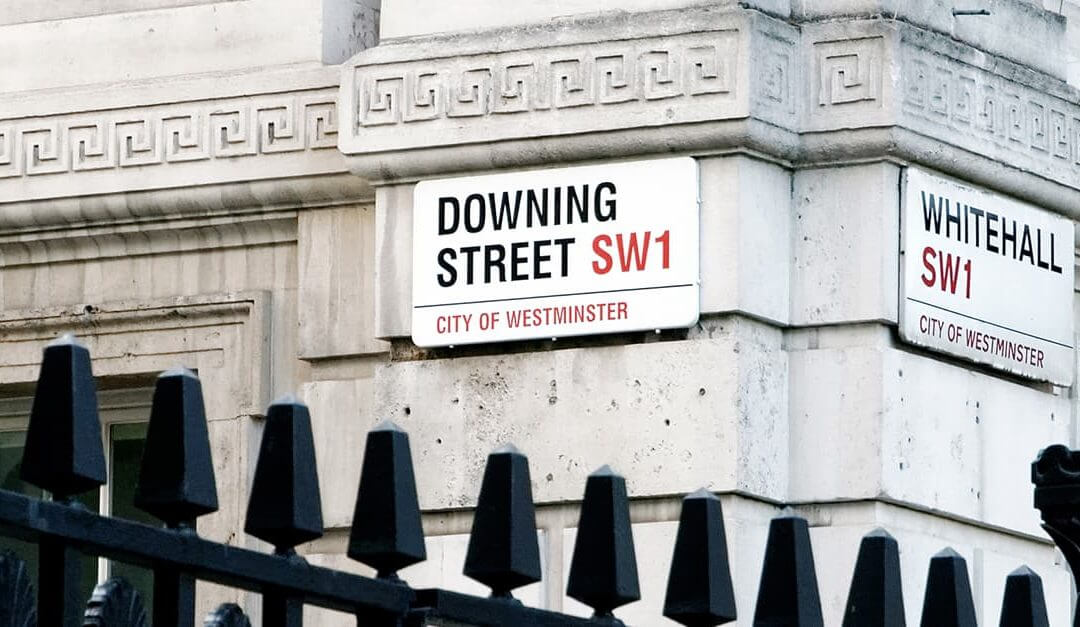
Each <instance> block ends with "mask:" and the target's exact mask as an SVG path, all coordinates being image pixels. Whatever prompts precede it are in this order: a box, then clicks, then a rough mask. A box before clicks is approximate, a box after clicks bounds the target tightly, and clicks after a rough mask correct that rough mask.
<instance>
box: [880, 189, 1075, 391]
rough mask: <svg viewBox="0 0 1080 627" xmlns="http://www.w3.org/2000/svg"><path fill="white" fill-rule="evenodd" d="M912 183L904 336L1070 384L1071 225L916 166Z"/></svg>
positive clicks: (906, 213)
mask: <svg viewBox="0 0 1080 627" xmlns="http://www.w3.org/2000/svg"><path fill="white" fill-rule="evenodd" d="M905 177H906V181H905V185H904V200H903V209H902V212H901V222H902V230H903V241H902V245H901V251H902V253H903V257H902V261H901V268H902V270H901V286H902V293H901V294H900V299H901V303H900V335H901V337H902V338H903V339H904V340H907V341H908V342H911V343H913V344H918V345H920V346H926V347H929V348H933V349H935V350H939V351H942V352H945V353H949V354H951V355H956V356H958V357H963V358H965V359H969V360H972V361H976V362H979V363H984V364H989V365H991V366H993V367H995V368H999V369H1002V370H1007V371H1009V372H1013V373H1016V374H1019V375H1023V376H1026V377H1030V378H1032V379H1039V380H1044V381H1050V382H1052V383H1056V384H1059V385H1070V384H1071V383H1072V379H1073V366H1074V354H1073V343H1074V340H1073V254H1074V252H1073V248H1074V247H1073V224H1072V222H1071V221H1069V220H1067V219H1064V218H1061V217H1059V216H1056V215H1053V214H1051V213H1049V212H1047V211H1044V210H1042V209H1039V208H1037V207H1034V206H1032V205H1029V204H1027V203H1023V202H1020V201H1017V200H1014V199H1012V198H1008V197H1005V196H1001V195H999V194H994V193H990V192H988V191H985V190H981V189H976V188H973V187H970V186H967V185H963V184H961V183H958V182H956V181H953V180H950V179H945V178H942V177H940V176H936V175H932V174H930V173H928V172H925V171H922V170H918V169H915V168H908V169H907V172H906V174H905Z"/></svg>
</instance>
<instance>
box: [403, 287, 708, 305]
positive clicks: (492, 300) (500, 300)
mask: <svg viewBox="0 0 1080 627" xmlns="http://www.w3.org/2000/svg"><path fill="white" fill-rule="evenodd" d="M675 287H694V284H693V283H678V284H675V285H654V286H652V287H628V288H624V289H621V290H596V291H592V292H570V293H568V294H544V295H543V296H518V297H515V298H490V299H488V300H465V301H461V302H458V303H435V304H433V305H414V306H413V309H428V308H430V307H450V306H452V305H482V304H484V303H505V302H507V301H511V300H536V299H537V298H565V297H567V296H589V295H591V294H614V293H616V292H643V291H646V290H667V289H672V288H675Z"/></svg>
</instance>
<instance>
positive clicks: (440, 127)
mask: <svg viewBox="0 0 1080 627" xmlns="http://www.w3.org/2000/svg"><path fill="white" fill-rule="evenodd" d="M605 19H606V20H607V21H605ZM545 28H547V27H545ZM504 35H505V34H504ZM504 35H499V33H497V32H493V33H476V34H470V35H461V36H455V37H445V38H441V39H440V38H439V37H433V38H431V39H428V40H415V41H412V40H402V41H399V42H393V43H388V44H386V45H384V46H380V47H379V48H376V49H372V50H368V51H365V52H363V53H361V54H360V55H358V56H357V57H355V58H354V59H353V60H351V61H350V62H349V63H347V64H346V65H345V67H344V69H343V74H342V93H341V110H342V113H341V116H342V127H341V135H340V137H339V148H340V149H341V151H342V152H344V153H345V154H346V155H347V156H348V157H349V158H350V168H351V169H352V171H354V172H356V173H358V174H360V175H362V176H367V177H370V178H372V179H373V180H376V181H402V180H410V179H413V178H417V177H424V176H429V175H434V174H438V173H447V172H459V171H468V170H483V169H490V168H493V167H494V168H502V167H514V166H520V165H529V164H539V163H546V162H550V161H552V160H558V161H572V160H589V159H604V158H612V157H630V156H634V155H645V154H650V153H651V154H655V153H663V152H670V151H679V152H684V153H687V154H709V153H712V152H717V151H728V150H747V151H751V152H754V153H756V154H764V155H769V156H770V157H772V158H774V159H777V160H779V161H781V162H787V163H791V164H792V165H795V166H801V165H814V164H821V163H835V162H837V161H838V160H839V161H843V160H845V159H859V160H863V159H868V158H894V159H896V158H898V159H901V160H905V161H912V162H920V163H924V164H926V165H928V166H930V167H935V168H938V169H943V170H945V171H951V172H953V173H955V174H957V175H961V176H969V177H971V178H972V180H979V181H981V182H983V183H986V182H987V181H993V182H995V184H997V185H998V186H999V187H1001V188H1002V189H1003V190H1004V191H1011V192H1012V193H1017V194H1021V195H1025V196H1030V197H1032V198H1033V199H1035V200H1038V201H1039V202H1040V203H1043V204H1046V205H1048V206H1055V207H1065V206H1067V205H1072V204H1075V200H1076V198H1078V197H1080V94H1078V93H1077V92H1076V91H1075V90H1073V89H1072V88H1070V87H1068V86H1067V85H1066V84H1065V83H1063V82H1062V81H1060V80H1059V79H1058V78H1055V77H1053V76H1050V75H1046V74H1040V73H1038V72H1037V71H1034V70H1032V69H1031V68H1026V67H1022V66H1019V65H1016V64H1014V63H1013V62H1011V61H1008V60H1007V59H1005V58H1000V57H993V56H991V55H987V54H985V53H981V52H979V51H978V50H975V49H974V48H971V47H969V46H966V44H961V43H958V42H956V41H954V40H951V39H949V38H947V37H945V36H943V35H941V34H938V33H935V32H931V31H928V30H925V29H923V28H920V27H919V26H916V25H912V24H908V23H903V22H896V21H891V20H885V19H850V20H835V21H824V22H812V23H806V24H802V25H801V26H800V27H799V28H796V27H794V26H792V25H791V24H789V23H785V22H781V21H779V20H776V19H773V18H770V17H767V16H764V15H762V14H761V13H758V12H755V11H753V10H749V9H726V10H724V11H711V12H710V11H701V12H699V13H695V12H694V11H693V10H685V11H682V12H680V13H679V14H678V15H677V16H673V15H672V14H670V13H668V12H657V13H656V14H655V19H651V18H650V19H639V20H636V21H635V22H634V23H633V24H632V25H630V24H629V23H627V22H622V21H620V20H619V19H617V18H614V17H613V18H596V19H593V20H584V21H581V22H580V23H570V24H569V25H567V24H563V25H554V26H551V27H550V30H544V29H543V28H539V29H537V30H536V31H535V32H533V31H529V32H523V33H520V36H521V41H520V42H518V41H515V40H513V39H511V38H509V37H508V36H504ZM491 50H496V52H489V51H491ZM346 118H348V119H347V120H346ZM950 168H951V169H950ZM961 169H962V170H963V171H958V170H961ZM1033 174H1034V175H1036V176H1032V175H1033ZM1048 181H1049V182H1051V185H1046V183H1047V182H1048Z"/></svg>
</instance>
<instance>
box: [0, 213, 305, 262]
mask: <svg viewBox="0 0 1080 627" xmlns="http://www.w3.org/2000/svg"><path fill="white" fill-rule="evenodd" d="M296 215H297V213H296V212H295V211H281V212H275V213H274V214H272V215H270V216H266V215H261V214H259V215H246V216H245V215H241V216H236V217H234V218H232V219H230V221H228V222H221V221H217V222H218V223H216V224H215V223H209V224H207V223H205V221H200V220H191V219H189V220H173V221H169V222H158V223H150V224H140V225H138V226H137V227H136V226H111V225H107V226H100V227H93V228H89V229H80V232H77V233H72V232H70V231H68V230H61V231H47V232H43V233H36V234H35V235H34V237H29V238H28V237H23V236H21V235H20V234H17V233H16V234H5V233H3V232H0V267H3V268H14V267H18V266H28V265H38V264H52V263H68V262H73V261H86V260H91V259H96V260H103V259H115V258H120V257H129V256H133V255H157V254H166V253H182V252H190V251H205V250H222V249H228V248H243V247H251V246H270V245H275V244H287V243H292V242H295V241H296V237H297V233H296Z"/></svg>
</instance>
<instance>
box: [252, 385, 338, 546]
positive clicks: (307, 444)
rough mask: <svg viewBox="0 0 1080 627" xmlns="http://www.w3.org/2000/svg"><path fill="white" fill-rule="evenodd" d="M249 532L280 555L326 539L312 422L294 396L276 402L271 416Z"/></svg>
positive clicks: (255, 484)
mask: <svg viewBox="0 0 1080 627" xmlns="http://www.w3.org/2000/svg"><path fill="white" fill-rule="evenodd" d="M244 531H246V532H247V533H249V534H251V535H253V536H255V537H256V538H260V539H262V540H265V541H267V542H269V543H270V544H273V545H274V549H275V552H276V553H278V554H279V555H288V554H291V553H292V552H293V547H295V546H296V545H297V544H301V543H303V542H307V541H309V540H314V539H315V538H318V537H319V536H321V535H322V533H323V522H322V502H321V499H320V498H319V476H318V471H317V470H316V467H315V442H314V438H313V437H312V435H311V416H310V415H309V414H308V408H307V406H306V405H304V404H303V403H300V402H299V401H297V400H296V397H294V396H291V395H290V396H285V397H282V398H280V399H278V400H276V401H274V403H273V404H272V405H270V408H269V410H267V412H266V426H265V427H264V430H263V437H262V443H261V445H260V447H259V459H258V461H257V462H256V464H255V478H254V479H253V480H252V482H251V499H250V500H249V501H248V509H247V520H246V523H245V524H244Z"/></svg>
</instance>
